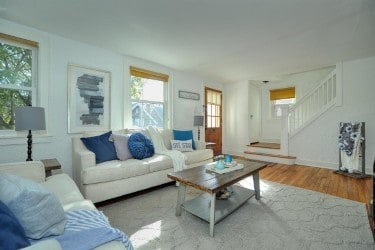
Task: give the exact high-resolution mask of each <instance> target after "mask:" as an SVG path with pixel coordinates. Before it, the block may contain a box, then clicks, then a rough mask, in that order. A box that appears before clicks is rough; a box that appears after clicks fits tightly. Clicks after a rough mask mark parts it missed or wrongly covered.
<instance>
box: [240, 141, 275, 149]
mask: <svg viewBox="0 0 375 250" xmlns="http://www.w3.org/2000/svg"><path fill="white" fill-rule="evenodd" d="M247 146H248V147H257V148H270V149H280V143H268V142H255V143H250V145H247Z"/></svg>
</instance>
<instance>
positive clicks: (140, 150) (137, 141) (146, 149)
mask: <svg viewBox="0 0 375 250" xmlns="http://www.w3.org/2000/svg"><path fill="white" fill-rule="evenodd" d="M128 148H129V151H130V153H131V154H132V156H133V157H134V158H135V159H138V160H142V159H144V158H148V157H151V156H153V155H154V154H155V148H154V144H152V141H151V140H150V139H149V138H148V137H147V136H146V135H144V134H142V133H139V132H136V133H133V134H131V135H130V137H129V140H128Z"/></svg>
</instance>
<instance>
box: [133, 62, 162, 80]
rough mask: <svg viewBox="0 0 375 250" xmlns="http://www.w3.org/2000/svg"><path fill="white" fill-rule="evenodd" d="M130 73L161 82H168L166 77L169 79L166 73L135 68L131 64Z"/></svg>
mask: <svg viewBox="0 0 375 250" xmlns="http://www.w3.org/2000/svg"><path fill="white" fill-rule="evenodd" d="M130 75H131V76H138V77H142V78H147V79H153V80H159V81H163V82H168V79H169V76H168V75H165V74H162V73H157V72H153V71H150V70H147V69H140V68H136V67H133V66H130Z"/></svg>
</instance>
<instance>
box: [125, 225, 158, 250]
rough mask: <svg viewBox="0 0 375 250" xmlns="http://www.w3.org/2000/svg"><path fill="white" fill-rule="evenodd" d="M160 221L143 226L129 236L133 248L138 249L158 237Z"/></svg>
mask: <svg viewBox="0 0 375 250" xmlns="http://www.w3.org/2000/svg"><path fill="white" fill-rule="evenodd" d="M160 233H161V220H159V221H156V222H154V223H152V224H149V225H146V226H143V227H142V228H141V229H140V230H138V231H137V232H135V233H134V234H132V235H131V236H130V241H131V242H132V244H133V246H134V248H137V247H140V246H142V245H145V244H147V243H149V242H150V241H152V240H154V239H157V238H159V237H160Z"/></svg>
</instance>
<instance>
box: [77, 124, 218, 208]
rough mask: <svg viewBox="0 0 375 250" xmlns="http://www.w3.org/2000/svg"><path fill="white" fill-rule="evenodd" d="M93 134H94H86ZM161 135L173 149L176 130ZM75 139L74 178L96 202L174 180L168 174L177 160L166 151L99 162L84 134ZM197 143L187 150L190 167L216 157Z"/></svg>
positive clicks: (203, 143) (168, 147)
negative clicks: (123, 159) (83, 140)
mask: <svg viewBox="0 0 375 250" xmlns="http://www.w3.org/2000/svg"><path fill="white" fill-rule="evenodd" d="M124 131H125V132H124ZM124 131H122V133H129V131H128V130H124ZM96 134H98V133H96ZM92 135H94V134H87V135H86V136H92ZM161 135H162V138H163V141H164V145H165V146H166V147H167V149H171V143H170V141H171V140H172V139H173V132H172V130H169V129H166V130H163V131H161ZM84 136H85V135H84ZM72 143H73V147H72V148H73V152H72V157H73V166H72V167H73V179H74V181H75V182H76V183H77V185H78V187H79V188H80V190H81V192H82V194H83V196H84V197H85V198H86V199H90V200H92V201H93V202H94V203H96V202H100V201H104V200H108V199H112V198H115V197H119V196H122V195H126V194H129V193H133V192H136V191H140V190H144V189H147V188H150V187H154V186H157V185H161V184H164V183H168V182H171V181H172V180H171V179H169V178H168V177H167V174H168V173H170V172H173V162H172V159H171V158H170V157H168V156H166V155H160V154H155V155H154V156H152V157H150V158H146V159H143V160H136V159H128V160H125V161H120V160H111V161H106V162H102V163H99V164H96V162H95V154H94V153H93V152H91V151H90V150H88V149H87V148H86V147H85V145H84V144H83V143H82V141H81V140H80V137H74V138H72ZM195 145H196V150H194V151H192V152H184V154H185V155H186V157H187V160H186V161H185V163H186V166H187V167H188V168H192V167H196V166H200V165H203V164H206V163H209V162H212V160H213V151H212V149H206V143H205V142H202V141H195Z"/></svg>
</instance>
